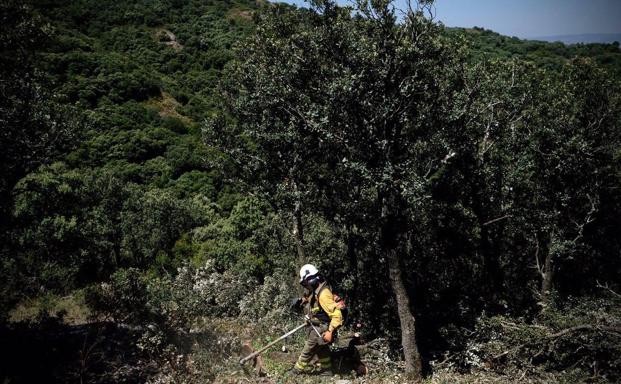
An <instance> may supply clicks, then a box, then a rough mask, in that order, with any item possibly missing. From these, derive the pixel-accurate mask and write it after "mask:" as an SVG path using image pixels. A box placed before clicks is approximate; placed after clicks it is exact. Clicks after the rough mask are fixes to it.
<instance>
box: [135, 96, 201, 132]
mask: <svg viewBox="0 0 621 384" xmlns="http://www.w3.org/2000/svg"><path fill="white" fill-rule="evenodd" d="M145 105H147V106H149V107H153V108H156V109H157V110H159V115H160V116H162V117H174V118H176V119H179V120H181V121H182V122H183V123H185V124H190V123H192V120H191V119H190V118H189V117H187V116H183V115H182V114H180V113H179V112H177V108H179V107H181V103H180V102H178V101H177V100H175V98H174V97H172V96H171V95H170V94H169V93H167V92H162V96H161V97H157V98H152V99H149V100H147V101H145Z"/></svg>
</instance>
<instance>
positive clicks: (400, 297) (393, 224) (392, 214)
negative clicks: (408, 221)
mask: <svg viewBox="0 0 621 384" xmlns="http://www.w3.org/2000/svg"><path fill="white" fill-rule="evenodd" d="M396 204H397V199H396V197H395V196H392V197H391V198H390V199H388V200H386V199H382V219H383V223H382V230H381V243H380V247H381V251H382V253H383V255H384V256H385V257H386V260H387V261H388V278H389V281H390V286H391V288H392V291H393V293H394V295H395V299H396V301H397V313H398V315H399V323H400V325H401V345H402V346H403V355H404V358H405V372H406V373H407V374H408V375H411V376H412V377H413V378H414V379H419V378H421V376H422V362H421V359H420V354H419V352H418V346H417V345H416V320H415V318H414V314H413V313H412V311H411V309H410V308H411V303H410V296H409V295H408V292H407V289H406V288H405V284H404V282H403V275H402V274H401V262H400V259H399V251H398V250H399V247H400V239H401V235H402V233H403V231H404V230H405V220H400V219H399V218H400V216H399V215H398V214H396V212H399V210H398V207H396V206H395V205H396Z"/></svg>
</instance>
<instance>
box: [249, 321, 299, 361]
mask: <svg viewBox="0 0 621 384" xmlns="http://www.w3.org/2000/svg"><path fill="white" fill-rule="evenodd" d="M305 326H306V323H304V324H301V325H299V326H298V327H297V328H294V329H292V330H290V331H289V332H287V333H285V334H284V335H282V336H280V337H279V338H278V339H276V340H274V341H272V342H271V343H269V344H268V345H266V346H265V347H263V348H261V349H259V350H258V351H256V352H254V353H251V354H250V355H248V356H246V357H244V358H243V359H241V360H239V364H241V365H243V364H244V363H245V362H246V361H248V360H251V359H253V358H255V357H257V356H258V355H259V354H261V352H263V351H265V350H266V349H268V348H269V347H271V346H273V345H274V344H276V343H278V342H279V341H281V340H283V339H286V338H287V337H289V336H291V335H293V334H294V333H296V332H297V331H299V330H300V329H302V328H304V327H305Z"/></svg>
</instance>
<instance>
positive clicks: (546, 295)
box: [541, 249, 554, 308]
mask: <svg viewBox="0 0 621 384" xmlns="http://www.w3.org/2000/svg"><path fill="white" fill-rule="evenodd" d="M552 258H553V253H552V252H550V250H549V249H548V252H547V253H546V259H545V261H544V264H543V273H542V277H543V279H542V281H541V301H542V303H543V307H544V308H546V307H547V306H548V304H550V291H551V290H552V278H553V269H554V261H553V260H552Z"/></svg>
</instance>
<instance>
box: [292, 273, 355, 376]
mask: <svg viewBox="0 0 621 384" xmlns="http://www.w3.org/2000/svg"><path fill="white" fill-rule="evenodd" d="M300 284H301V285H302V286H303V287H304V288H305V290H306V295H304V297H302V298H300V299H297V301H296V305H297V306H299V307H302V308H303V309H304V314H305V315H307V316H308V318H309V325H308V326H307V338H306V343H305V344H304V349H303V350H302V353H301V354H300V357H299V358H298V360H297V362H296V363H295V365H294V366H293V370H292V372H293V373H294V374H306V373H319V374H323V375H331V374H332V361H331V357H330V344H331V343H332V342H333V341H334V340H335V338H336V331H337V329H338V328H339V327H340V326H341V325H342V324H343V313H342V312H341V308H340V307H341V305H340V304H339V303H337V301H335V297H334V295H333V293H332V290H331V289H330V287H329V286H328V284H327V283H326V281H325V279H324V278H323V276H321V274H319V270H317V268H316V267H315V266H313V265H311V264H306V265H304V266H303V267H302V268H301V269H300ZM337 300H338V299H337ZM315 355H316V356H317V366H313V365H312V364H311V360H312V359H313V356H315Z"/></svg>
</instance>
